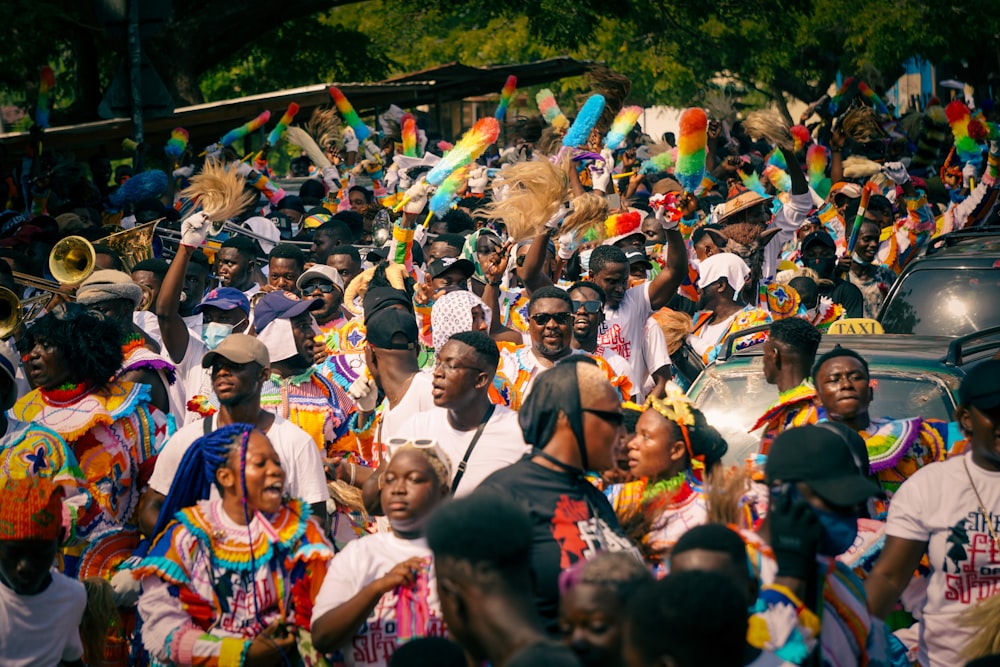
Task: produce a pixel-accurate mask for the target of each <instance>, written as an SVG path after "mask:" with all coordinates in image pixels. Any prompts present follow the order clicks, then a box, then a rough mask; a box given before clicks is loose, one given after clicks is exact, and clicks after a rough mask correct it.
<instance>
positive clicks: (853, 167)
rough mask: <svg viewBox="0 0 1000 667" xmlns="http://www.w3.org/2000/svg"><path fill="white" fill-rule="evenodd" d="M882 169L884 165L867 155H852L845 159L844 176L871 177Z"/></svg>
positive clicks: (853, 177) (851, 177)
mask: <svg viewBox="0 0 1000 667" xmlns="http://www.w3.org/2000/svg"><path fill="white" fill-rule="evenodd" d="M880 171H882V165H880V164H879V163H878V162H875V161H874V160H869V159H868V158H866V157H860V156H857V155H852V156H851V157H849V158H847V159H846V160H844V178H850V179H855V178H869V177H871V176H874V175H875V174H877V173H879V172H880Z"/></svg>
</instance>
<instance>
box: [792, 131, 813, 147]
mask: <svg viewBox="0 0 1000 667" xmlns="http://www.w3.org/2000/svg"><path fill="white" fill-rule="evenodd" d="M791 133H792V140H793V141H794V142H795V144H794V146H793V150H794V151H795V152H796V153H798V152H799V151H800V150H802V149H803V148H805V147H806V144H808V143H809V142H810V141H812V135H811V134H809V128H808V127H806V126H805V125H792V128H791Z"/></svg>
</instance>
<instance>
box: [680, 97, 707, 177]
mask: <svg viewBox="0 0 1000 667" xmlns="http://www.w3.org/2000/svg"><path fill="white" fill-rule="evenodd" d="M679 135H680V136H678V137H677V167H676V169H675V172H676V175H677V180H678V181H679V182H680V184H681V187H683V188H684V189H685V190H686V191H688V192H694V191H695V190H697V189H698V186H699V185H701V180H702V178H703V177H704V175H705V155H706V147H707V145H708V116H707V115H706V114H705V111H704V110H702V109H699V108H697V107H691V108H689V109H685V110H684V111H683V112H682V113H681V117H680V133H679Z"/></svg>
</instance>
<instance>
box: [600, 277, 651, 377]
mask: <svg viewBox="0 0 1000 667" xmlns="http://www.w3.org/2000/svg"><path fill="white" fill-rule="evenodd" d="M652 313H653V309H652V307H651V306H650V305H649V283H648V282H645V283H643V284H642V285H637V286H635V287H632V288H630V289H628V290H626V291H625V296H624V297H623V298H622V302H621V303H620V304H619V305H618V308H616V309H614V310H612V309H611V308H608V307H607V306H605V307H604V324H602V325H601V330H600V331H599V332H598V334H597V350H596V352H595V356H598V357H604V356H605V354H606V352H607V351H608V350H612V351H614V352H617V353H618V354H620V355H621V356H622V357H624V358H625V361H627V362H628V364H629V373H628V379H629V380H630V381H631V382H632V386H633V387H642V385H643V382H645V381H646V376H647V375H649V373H650V371H655V370H656V368H647V367H646V363H645V360H644V359H643V355H642V347H643V327H644V326H646V320H647V319H649V316H650V315H651V314H652Z"/></svg>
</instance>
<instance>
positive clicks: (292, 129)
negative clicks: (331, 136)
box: [285, 125, 331, 169]
mask: <svg viewBox="0 0 1000 667" xmlns="http://www.w3.org/2000/svg"><path fill="white" fill-rule="evenodd" d="M285 138H286V139H288V143H290V144H292V145H293V146H298V147H299V148H301V149H302V150H304V151H305V152H306V155H308V156H309V159H310V160H312V161H313V164H314V165H316V166H317V167H319V168H320V169H324V168H326V167H329V166H331V164H330V160H329V159H327V157H326V154H325V153H324V152H323V149H322V148H320V147H319V144H317V143H316V141H315V140H314V139H313V138H312V137H311V136H310V135H309V133H308V132H306V131H305V130H303V129H302V128H301V127H296V126H294V125H290V126H289V127H288V129H287V130H285Z"/></svg>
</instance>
